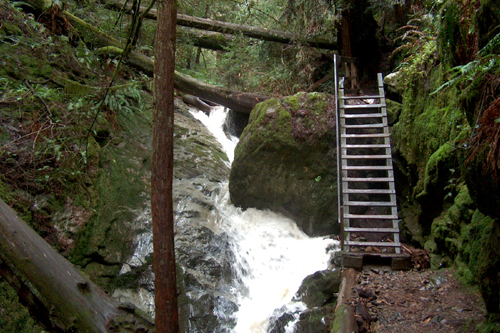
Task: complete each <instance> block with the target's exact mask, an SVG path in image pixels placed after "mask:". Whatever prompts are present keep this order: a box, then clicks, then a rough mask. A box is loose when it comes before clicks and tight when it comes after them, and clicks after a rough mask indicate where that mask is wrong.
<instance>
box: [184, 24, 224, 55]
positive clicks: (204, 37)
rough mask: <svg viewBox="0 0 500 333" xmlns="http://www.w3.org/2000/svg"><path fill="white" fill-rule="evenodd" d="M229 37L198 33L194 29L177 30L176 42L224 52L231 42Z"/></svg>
mask: <svg viewBox="0 0 500 333" xmlns="http://www.w3.org/2000/svg"><path fill="white" fill-rule="evenodd" d="M232 40H233V38H232V36H231V35H227V34H221V33H218V32H212V31H199V30H195V29H177V41H178V42H180V43H185V44H191V45H193V46H196V47H201V48H204V49H209V50H214V51H226V50H227V48H228V47H229V45H230V43H231V41H232Z"/></svg>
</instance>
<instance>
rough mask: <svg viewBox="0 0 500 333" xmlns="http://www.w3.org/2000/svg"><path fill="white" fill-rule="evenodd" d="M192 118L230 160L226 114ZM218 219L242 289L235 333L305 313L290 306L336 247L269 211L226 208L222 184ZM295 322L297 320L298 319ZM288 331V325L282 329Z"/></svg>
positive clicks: (246, 332) (301, 307)
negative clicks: (286, 315) (283, 315)
mask: <svg viewBox="0 0 500 333" xmlns="http://www.w3.org/2000/svg"><path fill="white" fill-rule="evenodd" d="M191 113H192V114H193V115H194V116H195V117H196V118H197V119H199V120H200V121H201V122H203V123H204V124H205V126H206V127H207V128H208V129H209V130H210V131H211V132H212V133H213V135H214V136H215V137H216V139H217V140H219V142H221V144H222V146H223V147H224V149H225V150H226V153H227V155H228V158H229V159H230V162H232V160H233V156H234V148H235V146H236V143H237V139H236V138H234V137H230V138H228V137H227V136H226V134H225V133H224V132H223V130H222V124H223V122H224V119H225V116H226V112H225V111H224V109H223V108H222V107H217V108H214V109H213V110H212V112H211V114H210V116H207V115H205V114H204V113H202V112H200V111H195V110H191ZM217 208H218V210H219V213H220V214H221V215H222V217H223V218H222V219H221V220H220V221H218V222H217V224H218V225H217V226H214V227H215V228H217V229H218V230H220V231H223V232H226V233H227V234H228V235H229V238H230V239H231V242H232V247H233V251H234V252H235V256H236V258H237V262H235V263H234V265H235V270H236V271H237V272H238V275H239V277H240V278H241V280H242V281H243V283H244V285H245V287H246V288H245V290H240V291H236V292H237V293H239V295H237V296H238V300H239V310H238V312H237V313H236V319H237V325H236V327H235V328H234V332H235V333H250V332H252V333H254V332H255V333H264V332H267V329H268V320H269V318H270V317H271V315H273V312H274V316H276V311H278V316H279V314H280V312H281V313H284V312H285V311H288V312H291V313H294V312H297V311H296V310H304V309H305V305H304V304H303V303H301V302H298V301H294V300H293V296H294V295H295V293H296V292H297V290H298V288H299V287H300V284H301V282H302V280H303V279H304V278H305V277H306V276H307V275H309V274H312V273H314V272H316V271H319V270H324V269H326V268H327V265H328V260H329V259H330V256H331V253H329V252H328V251H327V248H332V247H333V246H332V245H335V246H336V247H338V242H336V241H334V240H332V239H324V238H321V237H320V238H311V237H308V236H307V235H306V234H304V233H303V232H302V231H301V230H300V229H299V228H298V227H297V225H296V224H295V222H293V221H292V220H290V219H288V218H285V217H283V216H281V215H279V214H276V213H273V212H270V211H260V210H257V209H247V210H245V211H242V210H241V209H239V208H236V207H235V206H234V205H231V204H230V203H229V193H228V186H227V183H226V184H224V186H223V189H222V193H221V195H220V196H219V198H218V200H217ZM297 319H298V318H297ZM287 332H293V324H292V325H289V327H287Z"/></svg>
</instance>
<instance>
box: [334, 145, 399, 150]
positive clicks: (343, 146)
mask: <svg viewBox="0 0 500 333" xmlns="http://www.w3.org/2000/svg"><path fill="white" fill-rule="evenodd" d="M341 148H348V149H349V148H356V149H357V148H391V145H390V144H371V145H370V144H368V145H351V144H349V145H342V146H341Z"/></svg>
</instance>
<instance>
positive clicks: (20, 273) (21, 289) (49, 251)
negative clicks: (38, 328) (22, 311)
mask: <svg viewBox="0 0 500 333" xmlns="http://www.w3.org/2000/svg"><path fill="white" fill-rule="evenodd" d="M0 275H1V276H2V277H3V278H4V279H5V280H6V281H8V282H9V283H10V284H11V285H12V286H13V287H14V288H15V289H16V290H17V291H18V295H20V296H21V301H22V302H23V303H24V305H25V306H26V307H27V308H28V310H29V311H30V313H31V314H32V316H33V317H34V318H36V319H38V321H39V323H40V324H41V325H42V326H44V327H45V328H46V329H47V330H48V331H50V332H125V329H124V328H123V327H124V326H127V325H123V326H122V328H118V326H121V325H122V324H123V323H127V324H128V325H131V326H136V327H139V326H141V327H144V329H145V330H143V332H153V331H154V327H153V323H152V322H151V321H148V320H147V319H146V318H144V317H141V316H140V315H138V314H135V313H134V310H133V309H129V311H125V310H124V309H123V308H121V307H120V305H119V304H118V303H117V302H116V301H115V300H114V299H112V298H111V297H109V296H107V295H106V294H105V293H104V292H103V291H102V290H101V289H99V288H98V287H97V286H96V285H95V284H94V283H92V281H90V280H89V279H88V278H87V277H85V276H84V275H82V274H81V273H80V271H79V270H78V269H76V268H75V266H73V265H72V264H71V263H70V262H69V261H67V260H66V259H65V258H64V257H63V256H62V255H61V254H59V253H58V252H57V251H56V250H54V249H53V248H52V247H51V246H50V245H49V244H48V243H47V242H45V240H44V239H43V238H42V237H40V236H39V235H38V234H37V233H36V232H35V231H34V230H33V229H31V228H30V227H29V226H28V225H27V224H26V223H25V222H24V221H22V220H21V219H20V218H19V217H17V215H16V213H15V212H14V211H13V210H12V209H11V208H10V207H9V206H8V205H7V204H6V203H5V202H3V201H2V200H0ZM119 323H120V324H119ZM127 332H130V331H127Z"/></svg>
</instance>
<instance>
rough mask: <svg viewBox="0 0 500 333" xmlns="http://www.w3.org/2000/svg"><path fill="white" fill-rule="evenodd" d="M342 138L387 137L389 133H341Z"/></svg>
mask: <svg viewBox="0 0 500 333" xmlns="http://www.w3.org/2000/svg"><path fill="white" fill-rule="evenodd" d="M340 137H341V138H346V139H363V138H386V137H389V133H373V134H341V135H340Z"/></svg>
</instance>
